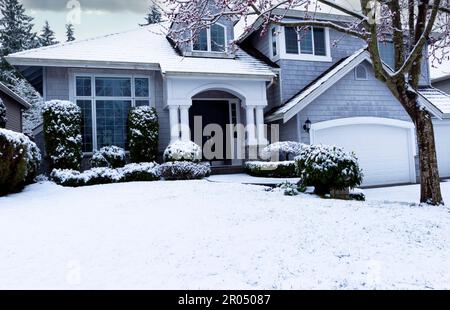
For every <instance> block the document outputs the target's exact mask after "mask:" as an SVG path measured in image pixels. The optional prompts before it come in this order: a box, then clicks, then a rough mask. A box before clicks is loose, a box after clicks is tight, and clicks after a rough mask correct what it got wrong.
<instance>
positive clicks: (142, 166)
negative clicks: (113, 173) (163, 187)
mask: <svg viewBox="0 0 450 310" xmlns="http://www.w3.org/2000/svg"><path fill="white" fill-rule="evenodd" d="M121 173H122V178H121V181H122V182H149V181H158V180H159V179H160V178H161V177H160V171H159V165H158V164H156V163H139V164H129V165H126V166H125V167H123V168H122V169H121Z"/></svg>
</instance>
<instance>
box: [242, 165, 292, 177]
mask: <svg viewBox="0 0 450 310" xmlns="http://www.w3.org/2000/svg"><path fill="white" fill-rule="evenodd" d="M245 172H246V173H247V174H249V175H251V176H255V177H265V178H294V177H296V176H297V171H296V167H295V161H279V162H265V161H249V162H246V163H245Z"/></svg>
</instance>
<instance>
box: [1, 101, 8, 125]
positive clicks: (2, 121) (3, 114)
mask: <svg viewBox="0 0 450 310" xmlns="http://www.w3.org/2000/svg"><path fill="white" fill-rule="evenodd" d="M6 121H7V119H6V107H5V104H4V103H3V100H2V99H0V128H5V127H6Z"/></svg>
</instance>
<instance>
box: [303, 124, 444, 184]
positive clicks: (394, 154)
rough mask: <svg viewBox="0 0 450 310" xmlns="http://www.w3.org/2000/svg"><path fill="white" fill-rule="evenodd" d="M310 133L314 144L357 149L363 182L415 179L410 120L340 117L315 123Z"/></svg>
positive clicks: (382, 182) (413, 135)
mask: <svg viewBox="0 0 450 310" xmlns="http://www.w3.org/2000/svg"><path fill="white" fill-rule="evenodd" d="M449 128H450V127H449ZM310 135H311V143H312V144H329V145H337V146H340V147H343V148H344V149H345V150H347V151H353V152H355V154H356V156H357V157H358V159H359V163H360V166H361V168H362V170H363V173H364V181H363V186H377V185H388V184H402V183H414V182H415V181H416V172H415V161H414V157H415V154H416V149H415V147H414V145H415V142H414V141H415V134H414V125H413V124H412V123H411V122H405V121H400V120H394V119H386V118H376V117H354V118H345V119H337V120H332V121H325V122H321V123H316V124H313V125H312V127H311V131H310ZM448 146H450V144H449V145H448Z"/></svg>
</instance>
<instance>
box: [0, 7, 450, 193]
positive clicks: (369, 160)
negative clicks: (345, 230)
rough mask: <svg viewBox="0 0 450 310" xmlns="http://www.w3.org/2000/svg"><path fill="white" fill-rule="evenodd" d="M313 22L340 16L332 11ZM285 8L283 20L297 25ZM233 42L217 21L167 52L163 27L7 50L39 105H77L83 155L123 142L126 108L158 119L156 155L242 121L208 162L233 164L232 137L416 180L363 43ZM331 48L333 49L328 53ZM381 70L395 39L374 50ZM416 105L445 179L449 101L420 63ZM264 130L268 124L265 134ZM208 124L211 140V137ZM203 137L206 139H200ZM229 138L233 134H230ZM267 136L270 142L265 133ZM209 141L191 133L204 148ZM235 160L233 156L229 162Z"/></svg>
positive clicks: (403, 121)
mask: <svg viewBox="0 0 450 310" xmlns="http://www.w3.org/2000/svg"><path fill="white" fill-rule="evenodd" d="M318 16H319V18H320V19H323V20H333V21H337V22H340V21H345V20H346V19H347V18H348V17H345V16H341V15H331V14H319V15H318ZM303 17H304V15H303V12H301V11H289V12H287V14H286V15H285V18H288V19H301V18H303ZM253 28H254V31H253V32H251V33H248V34H246V35H245V36H241V37H240V38H239V39H238V47H237V48H236V49H235V48H232V47H231V46H230V45H229V42H230V41H232V40H234V24H233V22H232V21H229V20H228V19H224V18H223V19H220V20H219V21H218V22H217V23H216V24H215V25H213V26H211V27H210V28H208V29H205V30H203V31H202V32H201V33H200V34H199V37H198V39H197V40H196V41H195V42H193V43H192V44H190V45H185V46H182V47H181V48H178V47H175V46H174V44H173V42H171V40H169V39H168V38H167V37H166V36H165V33H166V30H165V27H164V25H159V24H158V25H151V26H146V27H141V28H139V29H136V30H131V31H128V32H122V33H115V34H111V35H107V36H102V37H97V38H93V39H88V40H79V41H74V42H70V43H62V44H58V45H55V46H50V47H44V48H39V49H34V50H29V51H25V52H20V53H16V54H12V55H9V56H8V57H6V59H7V61H8V62H9V63H10V64H12V65H13V66H15V67H16V68H18V69H19V70H20V71H21V72H22V74H23V75H24V76H25V77H26V78H27V79H28V80H29V81H30V83H32V84H33V85H34V86H35V87H36V88H37V89H38V90H39V91H40V92H41V93H42V94H43V96H44V99H45V100H51V99H64V100H70V101H73V102H76V103H77V104H78V105H79V106H80V107H81V109H82V111H83V120H84V123H83V124H84V125H83V150H84V152H86V154H90V153H92V151H93V150H95V149H98V148H99V147H101V146H104V145H110V144H114V145H118V146H122V147H125V146H126V119H127V111H128V110H129V109H130V108H131V107H133V106H139V105H151V106H153V107H155V108H156V110H157V112H158V116H159V120H160V148H161V151H162V150H164V148H165V147H166V146H167V145H168V144H169V143H170V142H171V141H175V140H178V139H183V140H189V139H192V140H194V141H196V142H197V141H199V140H198V139H197V137H195V136H194V132H195V131H196V130H195V128H194V127H195V126H196V125H195V123H194V119H195V117H196V116H202V124H200V129H204V130H205V131H208V125H211V124H218V125H219V126H220V127H219V129H220V128H222V129H227V127H226V125H227V124H233V125H237V124H242V125H245V126H246V132H245V137H242V134H241V135H240V134H239V132H238V133H237V134H236V133H233V131H232V132H229V131H227V130H225V136H226V137H224V138H223V140H224V142H225V146H226V148H227V150H228V149H229V150H231V151H230V152H229V153H227V155H232V156H231V159H230V157H228V156H227V157H224V156H222V157H221V156H216V157H215V158H214V160H213V161H212V163H213V165H214V166H221V167H223V166H225V167H228V168H230V167H242V164H243V161H244V160H243V159H242V158H240V157H239V156H237V155H238V154H237V153H240V150H241V148H240V147H239V145H238V144H237V142H236V141H240V138H241V139H243V138H245V139H244V140H245V145H246V147H248V148H247V150H250V148H251V147H253V146H255V145H265V144H266V143H267V138H269V140H271V141H274V139H275V138H276V133H279V138H280V140H285V141H287V140H293V141H299V142H303V143H326V144H336V145H340V146H343V147H345V148H346V149H347V150H349V151H354V152H355V153H356V155H357V156H358V157H359V160H360V163H361V166H362V168H363V170H364V175H365V180H364V185H365V186H373V185H385V184H399V183H414V182H416V180H417V177H418V167H417V145H416V141H415V128H414V124H413V123H412V121H411V119H410V117H409V116H408V114H407V113H406V112H405V110H404V109H403V107H402V106H401V105H400V103H399V102H398V101H397V100H396V99H395V98H394V97H393V96H392V95H391V93H390V92H389V90H388V89H387V87H386V86H385V85H384V84H383V83H381V82H380V81H378V80H377V79H376V78H375V77H374V72H373V69H372V66H371V62H370V57H369V55H368V53H367V52H366V51H365V49H364V48H365V45H364V42H362V41H361V40H359V39H357V38H354V37H351V36H347V35H343V34H342V33H338V32H336V31H335V30H333V29H328V28H320V27H312V28H310V29H309V30H308V31H307V32H306V33H305V34H303V35H302V37H301V38H299V37H298V35H297V33H296V32H295V31H294V30H293V29H292V28H283V27H279V26H271V27H270V28H269V31H266V32H264V31H262V29H261V22H260V21H259V20H257V21H256V22H255V24H254V27H253ZM332 42H338V43H337V45H336V46H334V45H333V44H332ZM380 52H381V54H382V55H383V58H384V60H385V63H386V65H387V66H389V64H391V63H392V62H393V47H392V44H389V43H382V44H381V45H380ZM420 101H421V104H422V105H423V106H424V107H425V108H427V109H429V111H430V112H431V113H432V115H433V117H434V122H435V125H436V139H437V145H438V156H439V165H440V169H441V174H442V177H450V156H448V155H447V154H450V142H448V139H447V138H446V137H448V135H449V134H450V99H449V98H448V97H447V96H445V95H444V94H442V93H441V92H439V91H437V90H436V89H434V88H433V87H432V86H431V83H430V77H429V70H428V64H427V63H426V62H425V63H424V66H423V70H422V78H421V90H420ZM264 125H271V126H270V127H269V129H267V130H266V128H265V126H264ZM213 131H214V130H211V129H210V128H209V134H208V133H207V134H205V135H206V136H212V132H213ZM203 133H204V132H203ZM230 136H231V137H233V138H237V139H229V138H230ZM273 137H275V138H273ZM209 138H210V137H206V138H205V137H200V142H197V143H202V144H204V143H206V142H207V141H209V140H208V139H209ZM233 155H236V156H233Z"/></svg>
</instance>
